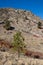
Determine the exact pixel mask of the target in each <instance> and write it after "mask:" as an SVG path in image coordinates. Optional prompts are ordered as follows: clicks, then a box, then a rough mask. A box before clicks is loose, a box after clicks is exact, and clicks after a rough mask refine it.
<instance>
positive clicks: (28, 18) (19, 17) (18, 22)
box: [0, 8, 43, 52]
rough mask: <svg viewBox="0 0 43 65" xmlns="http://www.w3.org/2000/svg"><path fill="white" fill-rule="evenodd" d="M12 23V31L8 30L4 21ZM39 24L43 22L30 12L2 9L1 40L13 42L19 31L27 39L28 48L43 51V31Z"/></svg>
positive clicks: (0, 19) (0, 17)
mask: <svg viewBox="0 0 43 65" xmlns="http://www.w3.org/2000/svg"><path fill="white" fill-rule="evenodd" d="M5 19H8V20H9V21H11V23H10V24H11V27H12V30H9V31H8V30H6V29H5V28H4V27H3V25H4V22H5V21H4V20H5ZM38 22H41V23H42V27H43V21H42V20H41V19H40V18H39V17H37V16H36V15H34V14H32V13H31V12H30V11H25V10H20V9H11V8H1V9H0V38H1V39H5V40H8V41H10V42H12V40H13V35H14V34H15V33H16V32H17V31H18V30H19V31H21V32H22V35H23V36H24V38H25V43H26V44H27V48H28V49H30V50H34V51H40V52H42V50H43V29H39V28H38Z"/></svg>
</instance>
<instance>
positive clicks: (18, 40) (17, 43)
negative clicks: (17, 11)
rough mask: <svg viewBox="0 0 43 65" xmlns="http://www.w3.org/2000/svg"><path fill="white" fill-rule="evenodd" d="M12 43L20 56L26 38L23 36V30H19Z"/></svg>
mask: <svg viewBox="0 0 43 65" xmlns="http://www.w3.org/2000/svg"><path fill="white" fill-rule="evenodd" d="M12 45H13V46H14V50H16V51H18V57H19V56H20V52H21V51H22V49H23V48H24V46H25V44H24V38H23V37H22V35H21V32H19V31H18V32H17V33H16V34H15V35H14V41H13V43H12Z"/></svg>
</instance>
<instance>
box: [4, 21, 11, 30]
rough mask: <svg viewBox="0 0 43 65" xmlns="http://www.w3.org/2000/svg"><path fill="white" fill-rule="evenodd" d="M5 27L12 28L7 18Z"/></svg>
mask: <svg viewBox="0 0 43 65" xmlns="http://www.w3.org/2000/svg"><path fill="white" fill-rule="evenodd" d="M4 24H5V25H4V28H5V29H6V30H9V29H10V27H11V26H10V21H8V20H5V22H4Z"/></svg>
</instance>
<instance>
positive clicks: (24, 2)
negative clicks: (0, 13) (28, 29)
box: [0, 0, 43, 19]
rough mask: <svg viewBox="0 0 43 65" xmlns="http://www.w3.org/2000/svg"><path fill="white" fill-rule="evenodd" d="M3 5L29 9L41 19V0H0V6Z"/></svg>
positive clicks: (42, 4) (42, 8) (42, 11)
mask: <svg viewBox="0 0 43 65" xmlns="http://www.w3.org/2000/svg"><path fill="white" fill-rule="evenodd" d="M3 7H4V8H6V7H7V8H8V7H9V8H17V9H24V10H29V11H32V13H34V14H35V15H37V16H39V17H40V18H42V19H43V0H0V8H3Z"/></svg>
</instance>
